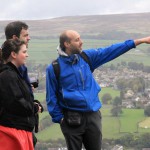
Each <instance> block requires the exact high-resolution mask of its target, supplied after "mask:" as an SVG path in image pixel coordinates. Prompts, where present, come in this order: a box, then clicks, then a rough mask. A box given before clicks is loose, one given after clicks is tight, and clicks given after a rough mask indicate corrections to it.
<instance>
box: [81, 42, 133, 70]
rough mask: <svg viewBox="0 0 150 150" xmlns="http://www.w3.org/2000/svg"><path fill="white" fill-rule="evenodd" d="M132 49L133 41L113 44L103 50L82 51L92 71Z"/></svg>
mask: <svg viewBox="0 0 150 150" xmlns="http://www.w3.org/2000/svg"><path fill="white" fill-rule="evenodd" d="M132 48H135V43H134V41H133V40H127V41H125V42H123V43H117V44H113V45H111V46H109V47H105V48H98V49H90V50H84V52H85V53H86V55H87V56H88V58H89V60H90V62H91V66H92V69H93V70H94V69H96V68H97V67H99V66H101V65H103V64H104V63H107V62H109V61H111V60H113V59H115V58H117V57H118V56H120V55H122V54H124V53H125V52H127V51H129V50H130V49H132Z"/></svg>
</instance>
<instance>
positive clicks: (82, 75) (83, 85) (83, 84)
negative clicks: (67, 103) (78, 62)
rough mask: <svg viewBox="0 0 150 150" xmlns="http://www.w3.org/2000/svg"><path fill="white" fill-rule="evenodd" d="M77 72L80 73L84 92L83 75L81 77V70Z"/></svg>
mask: <svg viewBox="0 0 150 150" xmlns="http://www.w3.org/2000/svg"><path fill="white" fill-rule="evenodd" d="M79 72H80V76H81V81H82V85H83V90H84V78H83V75H82V71H81V70H79Z"/></svg>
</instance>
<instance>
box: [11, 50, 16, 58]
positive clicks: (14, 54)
mask: <svg viewBox="0 0 150 150" xmlns="http://www.w3.org/2000/svg"><path fill="white" fill-rule="evenodd" d="M10 55H11V57H12V58H14V59H15V58H16V56H17V54H16V53H15V52H14V51H12V52H11V54H10Z"/></svg>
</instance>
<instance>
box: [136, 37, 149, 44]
mask: <svg viewBox="0 0 150 150" xmlns="http://www.w3.org/2000/svg"><path fill="white" fill-rule="evenodd" d="M134 43H135V45H136V46H137V45H140V44H142V43H146V44H150V36H149V37H145V38H141V39H136V40H134Z"/></svg>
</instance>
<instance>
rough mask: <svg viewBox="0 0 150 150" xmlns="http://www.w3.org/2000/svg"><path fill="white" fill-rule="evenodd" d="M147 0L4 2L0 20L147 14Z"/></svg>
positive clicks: (34, 0)
mask: <svg viewBox="0 0 150 150" xmlns="http://www.w3.org/2000/svg"><path fill="white" fill-rule="evenodd" d="M148 6H150V1H149V0H138V1H137V0H132V1H131V0H121V1H119V0H105V1H101V0H32V1H30V0H19V1H18V0H13V1H12V0H5V1H2V2H1V5H0V10H1V13H0V20H5V19H6V20H8V19H22V20H27V19H46V18H52V17H53V18H54V17H60V16H72V15H73V16H74V15H96V14H98V15H99V14H114V13H134V12H135V13H137V12H148V11H149V7H148Z"/></svg>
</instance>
